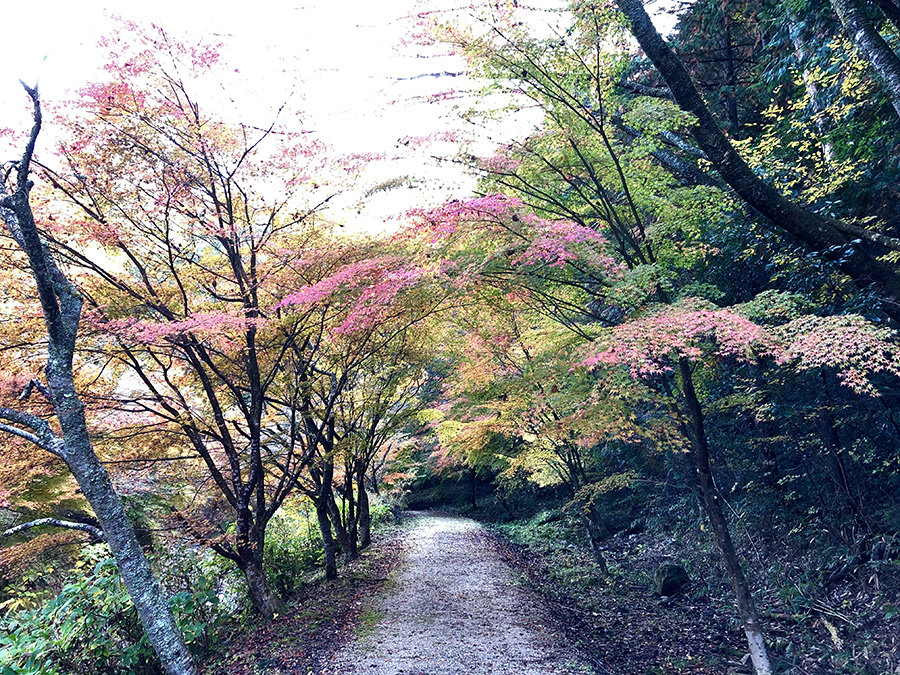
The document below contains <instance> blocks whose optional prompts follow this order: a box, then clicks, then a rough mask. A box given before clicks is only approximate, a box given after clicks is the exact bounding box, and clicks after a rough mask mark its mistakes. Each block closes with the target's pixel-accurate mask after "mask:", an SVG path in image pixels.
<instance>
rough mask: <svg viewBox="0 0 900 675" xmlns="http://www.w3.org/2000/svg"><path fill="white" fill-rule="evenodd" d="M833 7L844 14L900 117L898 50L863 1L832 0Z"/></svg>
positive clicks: (843, 21)
mask: <svg viewBox="0 0 900 675" xmlns="http://www.w3.org/2000/svg"><path fill="white" fill-rule="evenodd" d="M831 6H832V7H833V8H834V11H835V12H836V13H837V15H838V17H840V19H841V24H843V26H844V30H845V31H847V33H848V34H849V35H850V39H851V40H853V43H854V44H855V45H856V47H857V48H858V49H859V51H860V52H862V54H863V56H865V57H866V60H867V61H868V62H869V64H870V65H871V66H872V69H873V70H874V71H875V75H876V77H877V78H878V80H879V81H880V82H881V85H882V86H883V87H884V93H885V94H887V96H888V99H890V101H891V105H893V106H894V110H895V111H897V116H898V117H900V56H897V54H895V53H894V51H893V50H892V49H891V47H890V45H889V44H888V43H887V42H886V41H885V39H884V38H883V37H881V34H880V33H879V32H878V31H877V30H876V29H875V25H874V24H873V23H872V21H871V19H869V16H868V15H867V14H866V8H865V5H864V4H863V3H862V2H860V0H831Z"/></svg>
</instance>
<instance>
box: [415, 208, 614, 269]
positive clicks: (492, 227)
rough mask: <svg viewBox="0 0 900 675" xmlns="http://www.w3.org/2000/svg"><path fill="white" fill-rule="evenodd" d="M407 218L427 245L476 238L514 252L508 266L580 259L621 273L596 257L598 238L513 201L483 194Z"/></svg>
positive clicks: (604, 257)
mask: <svg viewBox="0 0 900 675" xmlns="http://www.w3.org/2000/svg"><path fill="white" fill-rule="evenodd" d="M409 215H410V217H411V218H413V219H414V220H415V221H416V222H417V223H418V224H419V231H424V232H426V233H427V234H429V235H430V236H431V243H432V244H441V243H445V242H447V241H448V240H449V239H451V238H452V237H454V236H458V237H465V236H473V237H478V238H479V239H482V240H485V241H492V242H496V243H498V244H501V245H502V246H504V247H505V246H506V245H507V244H508V245H510V246H512V247H514V250H515V255H513V256H512V257H511V258H510V264H512V265H514V266H516V265H534V264H537V263H542V264H550V265H551V266H554V267H558V266H562V265H564V264H566V263H567V262H570V261H573V260H578V259H583V260H585V261H586V262H589V263H590V264H591V265H594V266H597V267H600V268H605V269H607V270H608V271H619V270H620V269H621V266H620V265H619V264H618V263H617V262H616V261H615V260H614V259H613V258H612V257H610V256H607V255H603V254H601V253H600V252H601V251H602V250H603V249H604V248H605V247H606V244H607V240H606V238H605V237H604V236H603V235H602V234H600V233H599V232H597V231H596V230H592V229H590V228H587V227H584V226H581V225H578V224H576V223H573V222H571V221H565V220H563V221H553V220H546V219H544V218H541V217H539V216H537V215H535V214H534V213H533V212H531V211H530V210H529V209H528V208H527V206H526V205H525V204H524V203H523V202H522V201H521V200H520V199H518V198H515V197H507V196H506V195H503V194H492V195H486V196H484V197H478V198H476V199H471V200H468V201H464V202H461V201H451V202H447V203H445V204H443V205H441V206H439V207H438V208H436V209H431V210H415V211H411V212H410V213H409Z"/></svg>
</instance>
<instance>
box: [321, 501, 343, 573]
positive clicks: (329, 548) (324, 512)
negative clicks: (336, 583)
mask: <svg viewBox="0 0 900 675" xmlns="http://www.w3.org/2000/svg"><path fill="white" fill-rule="evenodd" d="M316 519H317V520H318V522H319V532H320V533H321V535H322V550H323V552H324V554H325V578H326V579H337V576H338V573H337V560H336V559H335V555H334V537H333V536H332V535H331V520H330V519H329V518H328V505H327V503H326V501H325V499H323V498H321V497H320V498H318V499H316Z"/></svg>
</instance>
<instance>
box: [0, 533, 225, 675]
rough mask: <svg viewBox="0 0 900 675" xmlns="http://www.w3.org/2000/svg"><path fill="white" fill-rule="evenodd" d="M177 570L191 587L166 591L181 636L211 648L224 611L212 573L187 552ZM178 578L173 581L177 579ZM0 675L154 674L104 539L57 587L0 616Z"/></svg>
mask: <svg viewBox="0 0 900 675" xmlns="http://www.w3.org/2000/svg"><path fill="white" fill-rule="evenodd" d="M180 574H181V575H182V577H184V578H188V579H189V580H190V587H189V589H185V590H181V591H179V592H177V593H175V595H173V596H172V598H171V601H170V602H171V606H172V610H173V614H174V615H175V619H176V622H177V624H178V626H179V628H180V629H181V630H182V631H183V633H184V636H185V642H186V643H187V645H188V647H189V648H190V649H191V651H192V652H194V653H195V654H203V653H206V652H207V651H209V650H210V649H212V648H213V647H214V646H215V645H216V644H217V641H218V639H219V633H220V630H221V628H222V625H223V622H224V615H223V614H222V612H221V611H220V609H219V599H218V597H217V595H216V584H217V577H216V574H215V573H214V572H203V571H202V565H201V564H200V563H199V560H198V559H197V558H196V557H195V556H193V555H188V556H187V557H186V558H185V559H184V560H183V561H182V563H181V568H180ZM176 580H177V579H176V578H175V577H173V578H171V579H170V582H175V581H176ZM0 662H2V663H4V664H6V665H5V666H4V670H3V671H2V673H3V675H57V674H60V675H61V674H63V673H76V672H77V673H83V674H85V675H125V674H126V673H128V674H133V675H144V674H146V675H151V674H156V673H158V672H160V668H159V664H158V662H157V659H156V656H155V654H154V652H153V650H152V648H151V647H150V643H149V641H148V640H147V638H146V636H145V635H144V632H143V629H142V628H141V625H140V621H139V619H138V616H137V612H136V611H135V609H134V606H133V604H132V603H131V599H130V597H129V595H128V592H127V591H126V589H125V586H124V584H122V582H121V579H120V578H119V574H118V569H117V566H116V563H115V561H114V560H113V559H112V558H110V557H109V552H108V550H107V549H106V547H105V546H93V547H89V548H87V549H85V551H84V553H83V555H82V557H81V558H80V559H79V560H78V562H77V563H76V565H75V568H74V570H73V571H72V574H71V577H70V578H69V579H68V581H67V582H66V583H65V584H64V585H63V587H62V589H61V590H60V592H59V594H58V595H57V596H56V597H54V598H52V599H51V600H49V601H47V602H45V603H44V604H42V605H41V606H39V607H36V608H34V609H26V610H19V611H16V612H13V611H10V612H8V613H7V614H6V615H5V616H4V617H3V618H2V619H0Z"/></svg>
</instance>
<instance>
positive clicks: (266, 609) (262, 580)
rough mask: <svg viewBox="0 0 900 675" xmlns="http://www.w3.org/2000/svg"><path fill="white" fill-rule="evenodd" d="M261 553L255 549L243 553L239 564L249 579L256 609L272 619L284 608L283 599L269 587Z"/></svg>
mask: <svg viewBox="0 0 900 675" xmlns="http://www.w3.org/2000/svg"><path fill="white" fill-rule="evenodd" d="M261 557H262V556H261V555H255V551H246V552H242V553H241V562H240V563H239V564H238V567H240V569H241V571H242V572H243V573H244V578H245V579H246V580H247V588H248V589H249V591H250V599H251V600H252V601H253V606H254V607H255V608H256V611H257V612H259V613H260V615H261V616H262V617H263V618H264V619H265V620H266V621H272V620H273V619H274V618H275V617H276V616H277V615H278V614H280V613H281V612H282V610H283V606H282V603H281V599H280V598H279V597H278V595H277V594H276V593H275V592H274V591H273V590H272V589H271V588H270V587H269V582H268V580H267V579H266V574H265V571H264V570H263V565H262V560H261Z"/></svg>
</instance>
